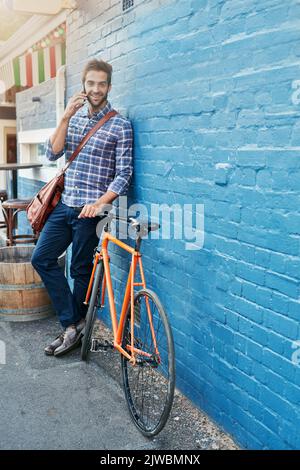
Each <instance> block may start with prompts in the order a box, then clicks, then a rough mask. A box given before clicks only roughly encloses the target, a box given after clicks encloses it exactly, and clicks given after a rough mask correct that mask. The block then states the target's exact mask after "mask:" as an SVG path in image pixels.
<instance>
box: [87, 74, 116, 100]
mask: <svg viewBox="0 0 300 470" xmlns="http://www.w3.org/2000/svg"><path fill="white" fill-rule="evenodd" d="M84 86H85V92H86V94H87V98H88V101H89V102H90V104H91V106H92V108H94V109H101V108H102V107H103V106H105V104H106V101H107V95H108V93H109V92H110V89H111V85H108V83H107V73H106V72H101V71H97V70H90V71H89V72H88V73H87V74H86V77H85V82H84Z"/></svg>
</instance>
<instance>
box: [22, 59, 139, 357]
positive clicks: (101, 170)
mask: <svg viewBox="0 0 300 470" xmlns="http://www.w3.org/2000/svg"><path fill="white" fill-rule="evenodd" d="M111 74H112V67H111V65H109V64H108V63H106V62H104V61H100V60H97V59H93V60H91V61H89V62H88V63H87V65H86V67H85V68H84V71H83V75H82V84H83V91H81V92H80V93H77V94H75V95H74V96H73V97H72V98H71V99H70V100H69V102H68V104H67V107H66V109H65V112H64V115H63V117H62V119H61V122H60V124H59V126H58V127H57V129H56V130H55V132H54V134H53V136H52V137H51V138H50V139H49V141H48V143H47V150H46V156H47V158H48V159H49V160H57V159H58V158H60V157H61V156H62V155H63V154H64V153H65V154H66V157H67V159H68V158H69V157H70V156H71V154H72V153H73V152H74V150H75V149H76V148H77V146H78V144H79V143H80V141H81V140H82V139H83V137H84V136H85V135H86V134H87V133H88V132H89V131H90V130H91V129H92V128H93V127H94V126H95V124H96V123H97V122H98V121H99V120H100V119H101V118H102V117H103V116H105V115H106V114H107V113H108V112H109V111H111V110H112V107H111V105H110V103H109V102H108V93H109V92H110V90H111ZM131 175H132V128H131V125H130V122H129V121H128V120H127V119H125V118H124V117H122V116H120V115H119V114H118V115H116V116H114V117H112V118H111V119H110V120H109V121H107V122H106V123H105V124H104V125H103V126H102V127H101V128H100V129H99V130H98V131H97V132H96V133H95V134H94V135H93V136H92V137H91V138H90V139H89V141H88V142H87V144H86V145H85V146H84V148H83V149H82V150H81V151H80V153H79V154H78V156H77V157H76V159H75V160H74V161H73V162H72V163H71V165H70V167H69V168H68V170H67V171H66V173H65V187H64V191H63V193H62V198H61V201H60V202H59V203H58V205H57V206H56V207H55V209H54V210H53V212H52V213H51V214H50V216H49V218H48V220H47V222H46V224H45V226H44V228H43V230H42V232H41V234H40V237H39V240H38V242H37V245H36V247H35V250H34V253H33V256H32V260H31V262H32V265H33V266H34V268H35V269H36V271H37V272H38V273H39V275H40V276H41V278H42V280H43V282H44V284H45V286H46V288H47V290H48V293H49V296H50V298H51V300H52V303H53V305H54V308H55V310H56V312H57V314H58V317H59V320H60V322H61V325H62V327H63V328H64V332H63V333H62V334H60V335H59V336H58V337H57V338H56V339H55V340H54V341H53V342H52V343H51V344H49V345H48V346H47V347H46V348H45V353H46V354H47V355H55V356H61V355H63V354H65V353H67V352H68V351H70V350H71V349H74V348H75V347H76V346H78V345H79V344H80V339H81V336H82V330H83V328H84V318H85V316H86V312H87V307H86V306H85V305H83V302H84V299H85V294H86V290H87V287H88V282H89V278H90V275H91V271H92V266H93V253H94V248H95V247H96V246H97V245H98V237H97V235H96V226H97V223H98V222H99V220H100V218H99V216H97V214H99V212H101V208H103V206H104V205H106V204H111V203H112V202H113V201H114V199H116V198H117V197H118V195H120V194H125V192H126V191H127V189H128V186H129V182H130V178H131ZM71 243H72V261H71V267H70V274H71V277H72V278H73V279H74V289H73V293H72V292H71V290H70V287H69V285H68V282H67V279H66V277H65V276H64V273H63V271H62V270H61V268H60V267H59V266H58V257H59V256H60V255H61V254H62V253H63V252H64V251H65V250H66V249H67V247H68V246H69V245H70V244H71Z"/></svg>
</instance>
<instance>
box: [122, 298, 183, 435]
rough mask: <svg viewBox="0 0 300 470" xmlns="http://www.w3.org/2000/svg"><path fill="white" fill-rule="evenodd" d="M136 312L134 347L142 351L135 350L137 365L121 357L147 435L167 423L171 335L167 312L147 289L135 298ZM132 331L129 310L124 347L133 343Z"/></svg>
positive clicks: (130, 394)
mask: <svg viewBox="0 0 300 470" xmlns="http://www.w3.org/2000/svg"><path fill="white" fill-rule="evenodd" d="M147 305H148V307H149V311H150V317H149V314H148V308H147ZM137 312H138V314H137ZM134 313H135V315H136V314H137V321H135V322H134V347H135V348H136V349H139V350H142V351H143V354H139V353H137V354H136V361H137V364H136V365H135V366H131V365H130V364H129V362H128V361H127V360H124V359H122V367H123V379H124V386H125V393H126V397H127V401H128V405H129V408H130V411H131V413H132V416H133V419H134V421H135V423H136V425H137V426H138V427H139V428H140V429H141V430H142V432H144V433H145V434H146V435H155V434H157V432H159V431H160V430H161V428H162V427H163V425H164V424H165V421H166V420H167V417H168V414H169V411H170V407H171V404H172V400H173V391H174V353H173V343H172V337H171V333H170V329H169V325H168V322H167V320H166V316H165V313H164V312H163V311H162V307H161V305H160V303H158V299H156V298H155V296H153V295H149V294H148V293H147V292H145V291H144V294H143V293H141V294H140V295H139V296H138V297H137V298H136V300H135V306H134ZM167 330H168V331H167ZM130 331H131V323H130V310H129V311H128V316H127V320H126V323H125V329H124V335H123V345H124V346H125V347H126V345H131V333H130ZM156 347H157V350H158V351H156ZM157 352H158V355H157Z"/></svg>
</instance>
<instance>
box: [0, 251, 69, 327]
mask: <svg viewBox="0 0 300 470" xmlns="http://www.w3.org/2000/svg"><path fill="white" fill-rule="evenodd" d="M34 248H35V247H34V245H30V246H29V245H23V246H22V245H20V246H12V247H5V248H0V320H5V321H31V320H40V319H42V318H46V317H49V316H50V315H53V314H54V313H55V312H54V309H53V306H52V303H51V300H50V298H49V295H48V293H47V291H46V288H45V286H44V284H43V283H42V280H41V278H40V276H39V275H38V273H37V272H36V271H35V269H34V268H33V266H32V264H31V262H30V260H31V256H32V253H33V250H34ZM64 263H65V255H62V256H61V257H60V258H59V265H60V266H61V267H62V269H63V267H64Z"/></svg>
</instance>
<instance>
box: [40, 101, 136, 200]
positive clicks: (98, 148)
mask: <svg viewBox="0 0 300 470" xmlns="http://www.w3.org/2000/svg"><path fill="white" fill-rule="evenodd" d="M111 110H112V107H111V105H110V103H107V105H106V106H105V108H104V109H102V110H101V111H100V112H99V113H94V114H93V115H92V116H91V117H90V116H89V114H88V105H85V106H83V108H81V109H80V110H79V111H77V113H76V114H75V115H74V116H72V118H71V119H70V122H69V127H68V131H67V135H66V140H65V147H64V149H63V150H62V151H61V152H59V153H54V152H53V150H52V146H51V142H50V139H49V140H48V141H47V143H46V157H47V158H48V160H51V161H53V160H57V159H58V158H60V157H61V156H62V155H63V154H64V153H65V154H66V158H67V159H69V158H70V156H71V155H72V153H73V152H74V150H75V149H76V148H77V147H78V145H79V143H80V141H81V140H82V139H83V137H84V136H85V135H86V134H87V133H88V132H89V131H90V130H91V129H92V127H94V125H95V124H96V123H97V121H99V120H100V119H101V118H102V117H103V116H104V115H105V114H107V113H108V112H109V111H111ZM131 175H132V128H131V124H130V122H129V121H128V120H127V119H125V118H124V117H122V116H121V115H120V114H118V115H116V116H114V117H112V118H111V119H110V120H109V121H108V122H106V123H105V124H104V125H103V126H102V127H101V128H100V129H98V131H97V132H96V133H95V134H94V135H93V136H92V137H91V138H90V139H89V141H88V142H87V143H86V145H85V146H84V147H83V149H82V150H81V152H79V154H78V155H77V157H76V158H75V160H74V161H73V162H72V163H71V165H70V167H69V168H68V169H67V171H66V173H65V186H64V191H63V193H62V202H63V203H64V204H66V205H68V206H84V205H85V204H92V203H94V202H95V201H96V200H97V199H99V198H100V197H101V196H102V194H104V193H105V192H106V191H107V190H109V191H113V192H114V193H117V194H118V195H120V194H125V193H126V191H127V189H128V186H129V183H130V179H131Z"/></svg>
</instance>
